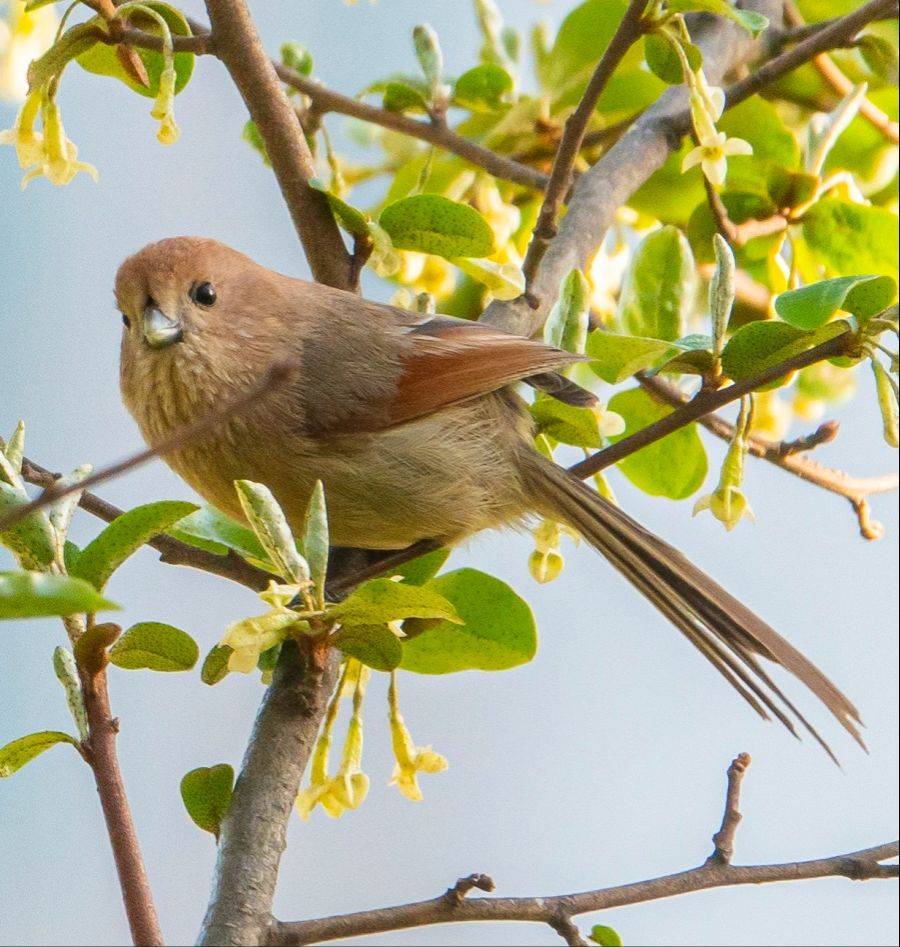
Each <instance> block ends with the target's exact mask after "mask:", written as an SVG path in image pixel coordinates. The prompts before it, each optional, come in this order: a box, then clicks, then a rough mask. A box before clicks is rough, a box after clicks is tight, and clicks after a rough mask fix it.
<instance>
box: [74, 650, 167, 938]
mask: <svg viewBox="0 0 900 947" xmlns="http://www.w3.org/2000/svg"><path fill="white" fill-rule="evenodd" d="M79 673H80V675H81V685H82V692H83V694H84V706H85V709H86V711H87V718H88V726H89V740H88V744H87V746H86V747H85V750H86V758H87V761H88V763H89V764H90V766H91V769H92V770H93V773H94V781H95V783H96V785H97V794H98V795H99V796H100V805H101V807H102V808H103V817H104V819H105V820H106V830H107V833H108V835H109V840H110V844H111V845H112V850H113V857H114V858H115V862H116V871H117V872H118V876H119V884H120V886H121V888H122V900H123V901H124V904H125V913H126V915H127V917H128V926H129V927H130V929H131V937H132V939H133V941H134V943H135V944H136V945H142V947H143V945H157V944H162V943H163V939H162V932H161V931H160V928H159V921H158V919H157V916H156V908H155V907H154V905H153V894H152V892H151V890H150V884H149V882H148V880H147V873H146V871H145V869H144V863H143V860H142V858H141V850H140V845H139V843H138V838H137V832H136V831H135V828H134V821H133V819H132V817H131V808H130V806H129V805H128V797H127V796H126V794H125V784H124V782H123V781H122V771H121V770H120V769H119V760H118V757H117V756H116V734H117V733H118V731H119V724H118V721H117V720H115V719H114V718H113V716H112V712H111V711H110V708H109V692H108V690H107V681H106V670H105V669H104V668H101V669H99V670H97V671H96V672H95V673H86V672H85V671H84V670H83V669H79Z"/></svg>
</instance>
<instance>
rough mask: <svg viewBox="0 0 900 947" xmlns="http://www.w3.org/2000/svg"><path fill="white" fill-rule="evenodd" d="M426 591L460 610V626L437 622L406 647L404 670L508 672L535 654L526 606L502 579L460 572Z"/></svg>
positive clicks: (435, 581) (531, 621)
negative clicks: (430, 590)
mask: <svg viewBox="0 0 900 947" xmlns="http://www.w3.org/2000/svg"><path fill="white" fill-rule="evenodd" d="M426 588H429V589H433V590H434V591H436V592H438V593H440V595H442V596H444V597H445V598H446V599H447V600H448V601H450V602H452V603H453V605H454V606H455V607H456V611H457V612H458V613H459V616H460V618H461V619H462V622H463V623H462V624H461V625H453V624H450V623H449V622H445V621H442V622H438V623H437V624H436V625H431V626H429V627H427V628H426V629H425V630H424V631H422V632H421V634H417V635H416V636H415V637H412V638H409V639H407V640H406V641H404V642H403V661H402V662H401V665H400V666H401V667H402V668H403V669H404V670H406V671H414V672H416V673H418V674H451V673H453V672H455V671H469V670H480V671H505V670H507V669H508V668H513V667H518V666H519V665H520V664H527V663H528V662H529V661H530V660H531V659H532V658H533V657H534V655H535V653H536V652H537V629H536V628H535V624H534V616H533V615H532V614H531V609H530V608H529V606H528V603H527V602H526V601H525V600H524V599H522V598H520V597H519V596H518V595H516V593H515V592H514V591H513V590H512V589H511V588H510V587H509V586H508V585H507V584H506V583H505V582H501V581H500V579H497V578H494V576H491V575H487V574H486V573H484V572H479V571H478V570H476V569H457V570H455V571H454V572H448V573H447V574H446V575H442V576H439V577H438V578H436V579H433V580H432V581H431V582H429V583H428V585H427V586H426Z"/></svg>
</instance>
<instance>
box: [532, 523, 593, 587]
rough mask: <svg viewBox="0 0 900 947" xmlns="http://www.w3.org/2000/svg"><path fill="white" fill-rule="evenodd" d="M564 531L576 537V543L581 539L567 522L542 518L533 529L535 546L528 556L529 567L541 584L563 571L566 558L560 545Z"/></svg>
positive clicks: (556, 576)
mask: <svg viewBox="0 0 900 947" xmlns="http://www.w3.org/2000/svg"><path fill="white" fill-rule="evenodd" d="M563 533H565V534H566V535H567V536H570V537H571V538H572V539H574V540H575V542H576V543H577V542H579V541H580V539H581V537H580V536H579V535H578V533H576V532H575V530H573V529H571V528H570V527H569V526H566V524H565V523H557V522H555V521H554V520H541V522H540V523H538V525H537V526H536V527H535V528H534V529H533V530H532V533H531V535H532V536H533V537H534V546H535V548H534V552H532V554H531V555H530V556H529V557H528V569H529V571H530V572H531V575H532V578H533V579H534V580H535V581H536V582H540V583H541V584H545V583H547V582H552V581H553V580H554V579H556V578H558V576H559V574H560V572H562V570H563V566H564V565H565V560H564V559H563V557H562V553H561V552H560V551H559V546H560V542H561V539H562V534H563Z"/></svg>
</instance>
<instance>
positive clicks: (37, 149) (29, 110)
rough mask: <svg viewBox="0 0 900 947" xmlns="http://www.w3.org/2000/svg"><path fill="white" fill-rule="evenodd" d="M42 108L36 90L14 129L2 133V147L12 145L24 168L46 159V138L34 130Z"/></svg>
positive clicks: (30, 96)
mask: <svg viewBox="0 0 900 947" xmlns="http://www.w3.org/2000/svg"><path fill="white" fill-rule="evenodd" d="M40 108H41V92H40V90H39V89H36V90H35V91H34V92H32V93H31V94H30V95H29V96H27V98H26V99H25V102H24V103H23V105H22V108H21V109H19V114H18V115H17V116H16V122H15V124H14V125H13V127H12V128H8V129H6V131H2V132H0V145H12V146H13V147H14V148H15V149H16V157H18V159H19V166H20V167H22V168H30V167H31V166H32V165H34V164H40V163H41V161H43V159H44V136H43V135H42V134H41V133H40V132H38V131H35V129H34V125H35V122H36V121H37V116H38V112H39V111H40Z"/></svg>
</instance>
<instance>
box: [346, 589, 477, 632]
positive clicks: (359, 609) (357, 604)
mask: <svg viewBox="0 0 900 947" xmlns="http://www.w3.org/2000/svg"><path fill="white" fill-rule="evenodd" d="M432 585H433V583H428V585H425V586H419V585H407V584H405V583H402V582H392V581H391V580H390V579H372V580H370V581H369V582H365V583H363V584H362V585H360V586H359V587H358V588H356V589H354V590H353V591H352V592H351V593H350V594H349V595H348V596H347V598H345V599H344V601H343V602H340V603H339V604H337V605H335V606H333V607H332V608H330V609H329V610H328V618H329V619H333V620H335V621H338V622H340V623H341V625H344V626H350V625H381V624H385V623H387V622H389V621H396V620H398V619H402V618H442V619H444V620H446V621H450V622H459V621H460V618H459V616H458V615H457V614H456V610H455V609H454V607H453V605H452V604H451V603H450V602H448V601H447V600H446V599H445V598H443V597H442V596H441V595H440V594H439V593H438V592H437V591H435V589H434V588H432Z"/></svg>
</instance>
